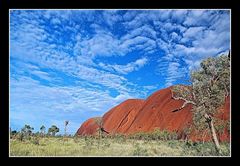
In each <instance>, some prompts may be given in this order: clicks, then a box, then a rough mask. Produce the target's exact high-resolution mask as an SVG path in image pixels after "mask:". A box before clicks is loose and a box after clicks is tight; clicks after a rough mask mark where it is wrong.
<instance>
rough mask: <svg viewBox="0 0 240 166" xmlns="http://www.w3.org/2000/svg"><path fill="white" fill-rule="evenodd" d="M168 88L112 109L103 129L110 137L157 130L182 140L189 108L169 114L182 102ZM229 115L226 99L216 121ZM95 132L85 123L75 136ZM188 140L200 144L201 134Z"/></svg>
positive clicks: (189, 120) (189, 117)
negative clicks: (172, 95) (115, 134)
mask: <svg viewBox="0 0 240 166" xmlns="http://www.w3.org/2000/svg"><path fill="white" fill-rule="evenodd" d="M170 88H171V87H169V88H165V89H162V90H159V91H157V92H155V93H153V94H152V95H151V96H149V97H148V98H147V99H146V100H145V101H144V100H140V99H129V100H126V101H124V102H122V103H121V104H119V105H117V106H116V107H114V108H112V109H111V110H110V111H108V112H107V113H105V114H104V116H103V127H104V129H105V130H107V131H108V132H110V134H114V133H123V134H132V133H136V132H140V131H144V132H151V131H153V130H154V129H155V128H160V129H161V130H163V129H166V130H168V131H176V132H177V133H178V135H179V136H180V137H181V136H184V134H183V133H184V129H185V128H188V127H189V126H191V125H192V112H191V107H192V106H191V105H187V106H186V107H185V108H184V109H182V110H181V111H177V112H172V111H173V110H175V109H177V108H179V107H180V106H181V105H182V104H183V102H184V101H181V100H174V99H172V98H171V89H170ZM229 114H230V102H229V97H228V98H226V100H225V105H224V106H223V107H222V108H221V109H220V113H219V115H218V116H217V117H218V118H220V119H223V120H227V121H229V119H230V118H229ZM96 128H97V126H96V125H94V122H93V121H92V119H89V120H87V121H86V122H84V123H83V124H82V126H81V127H80V129H79V130H78V132H77V133H78V134H79V135H85V134H93V133H94V132H95V131H96ZM190 139H192V140H200V139H202V133H197V132H192V134H191V136H190ZM210 139H211V137H210V136H209V135H206V137H205V140H210ZM220 140H221V141H223V140H229V133H228V132H227V129H225V131H224V133H223V134H222V135H220Z"/></svg>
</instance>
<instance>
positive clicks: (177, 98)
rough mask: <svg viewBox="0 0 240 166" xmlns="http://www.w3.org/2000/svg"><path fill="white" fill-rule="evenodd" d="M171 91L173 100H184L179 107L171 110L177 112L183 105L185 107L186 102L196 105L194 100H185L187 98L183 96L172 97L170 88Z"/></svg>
mask: <svg viewBox="0 0 240 166" xmlns="http://www.w3.org/2000/svg"><path fill="white" fill-rule="evenodd" d="M171 93H172V99H174V100H184V103H183V105H182V106H181V107H180V108H178V109H175V110H173V111H172V112H177V111H180V110H182V109H183V108H184V107H186V105H187V104H192V105H196V103H195V102H193V101H190V100H187V99H185V98H183V97H174V95H173V92H172V90H171Z"/></svg>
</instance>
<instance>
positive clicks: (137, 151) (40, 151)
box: [10, 137, 230, 156]
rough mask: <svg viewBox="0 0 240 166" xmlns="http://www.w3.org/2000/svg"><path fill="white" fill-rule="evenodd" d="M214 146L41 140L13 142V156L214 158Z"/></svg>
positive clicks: (226, 147) (225, 147) (226, 151)
mask: <svg viewBox="0 0 240 166" xmlns="http://www.w3.org/2000/svg"><path fill="white" fill-rule="evenodd" d="M221 148H222V152H223V153H222V154H221V155H223V156H229V155H230V150H229V143H224V144H222V145H221ZM214 155H216V154H215V150H214V146H213V144H212V143H205V144H197V145H190V146H189V145H186V143H184V142H181V141H177V140H174V141H156V140H150V141H146V140H134V139H126V140H120V139H117V138H116V139H110V138H103V139H101V140H98V139H94V138H87V139H84V138H61V137H60V138H57V137H56V138H40V139H39V145H38V144H36V143H34V141H33V139H32V140H25V141H23V142H21V141H19V140H17V139H11V140H10V156H214Z"/></svg>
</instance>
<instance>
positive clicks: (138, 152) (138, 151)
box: [133, 143, 148, 156]
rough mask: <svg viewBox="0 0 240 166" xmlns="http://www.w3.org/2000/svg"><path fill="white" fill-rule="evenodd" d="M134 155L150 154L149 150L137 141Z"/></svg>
mask: <svg viewBox="0 0 240 166" xmlns="http://www.w3.org/2000/svg"><path fill="white" fill-rule="evenodd" d="M133 156H148V151H147V149H145V148H143V147H141V146H140V144H139V143H136V144H135V146H134V150H133Z"/></svg>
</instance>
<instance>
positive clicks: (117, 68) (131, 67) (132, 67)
mask: <svg viewBox="0 0 240 166" xmlns="http://www.w3.org/2000/svg"><path fill="white" fill-rule="evenodd" d="M147 62H148V59H147V58H146V57H143V58H140V59H138V60H136V61H135V62H130V63H128V64H126V65H117V64H114V65H110V64H104V63H99V66H100V67H102V68H103V69H105V70H108V71H114V72H118V73H120V74H128V73H130V72H133V71H137V70H139V69H140V68H142V67H143V66H144V65H146V64H147Z"/></svg>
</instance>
